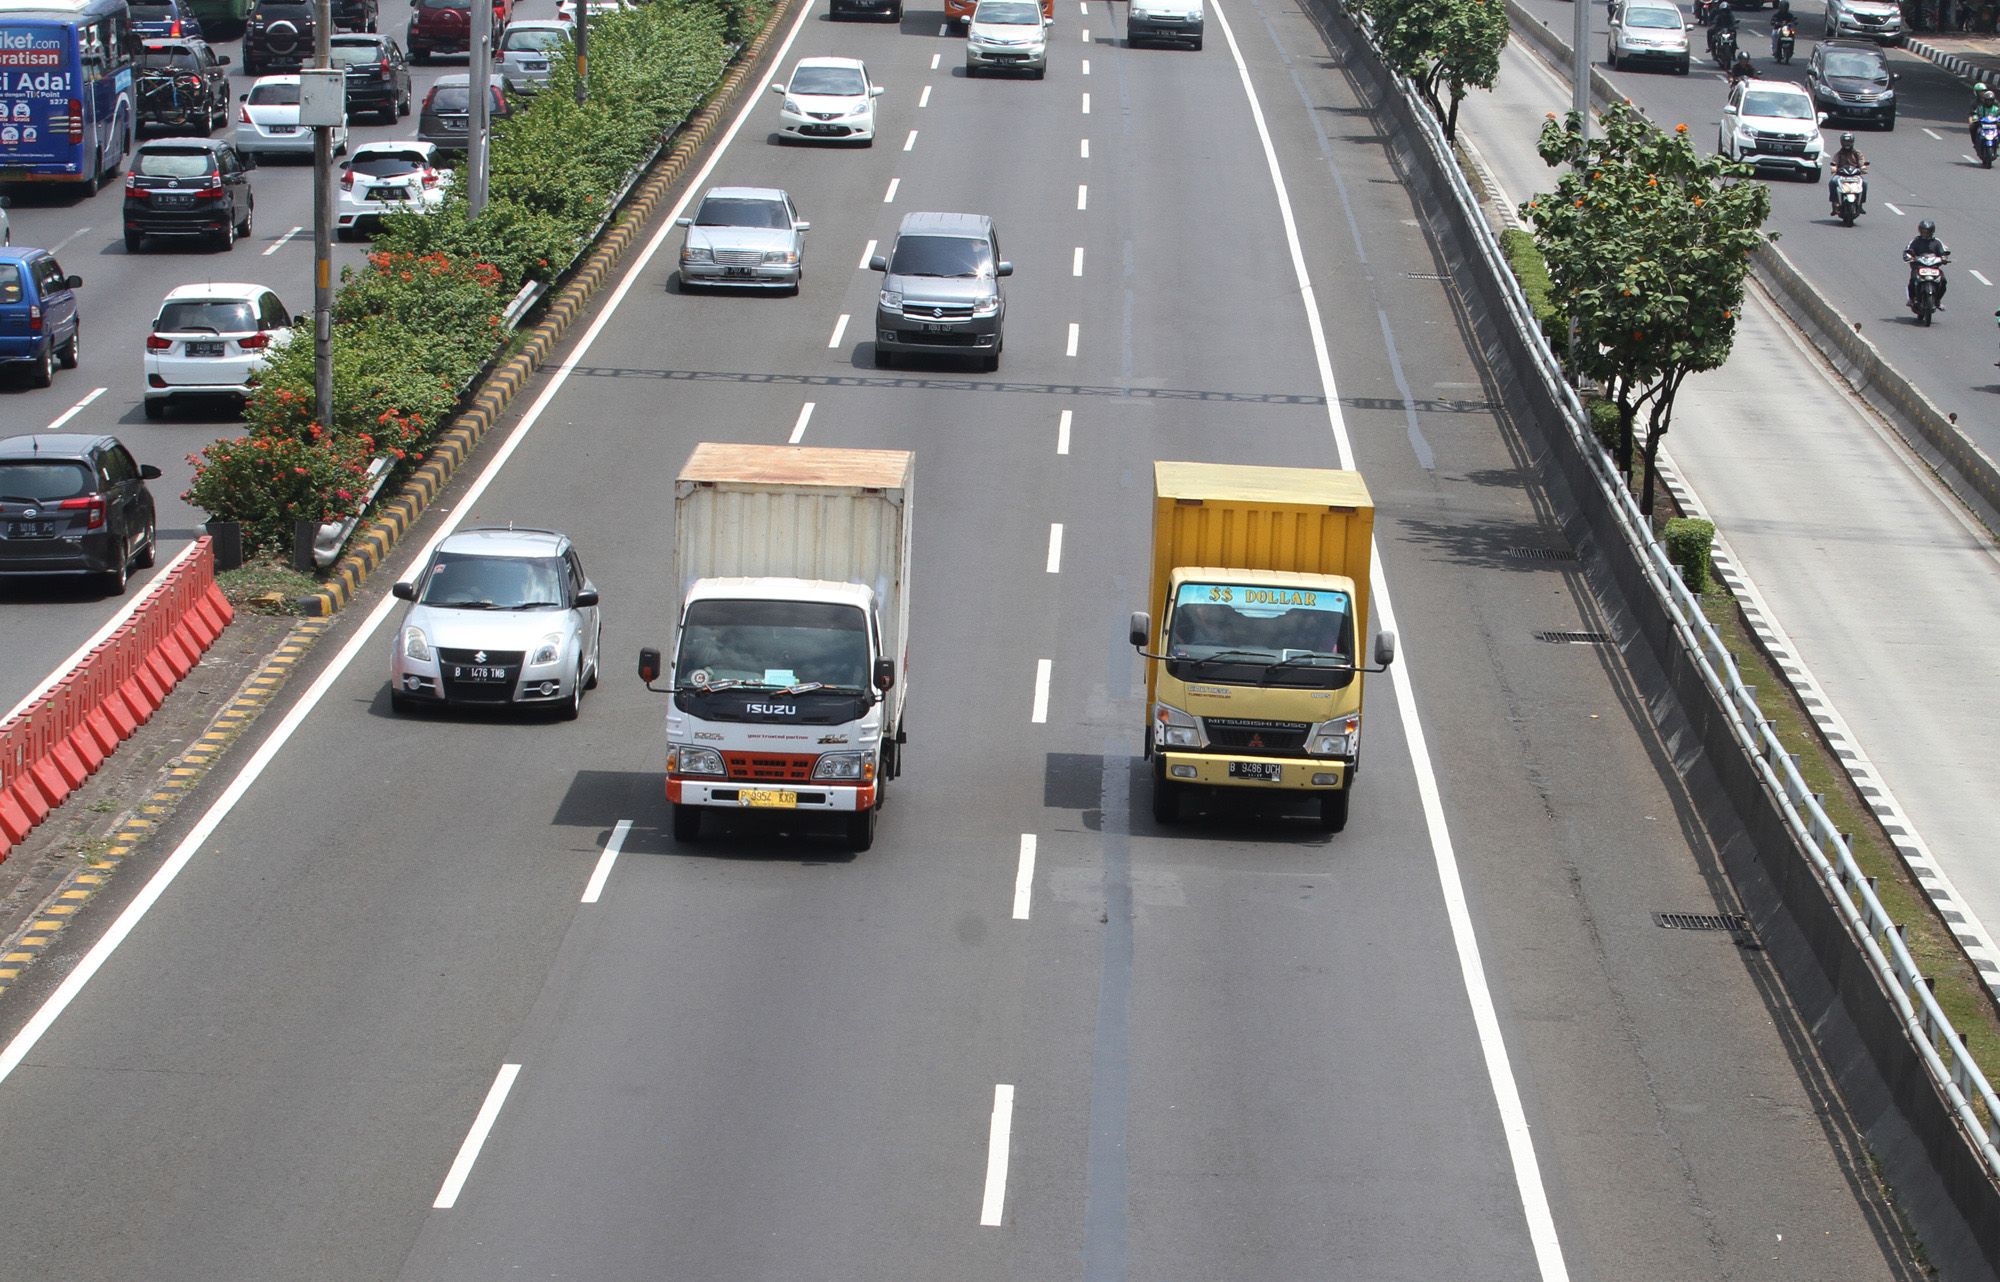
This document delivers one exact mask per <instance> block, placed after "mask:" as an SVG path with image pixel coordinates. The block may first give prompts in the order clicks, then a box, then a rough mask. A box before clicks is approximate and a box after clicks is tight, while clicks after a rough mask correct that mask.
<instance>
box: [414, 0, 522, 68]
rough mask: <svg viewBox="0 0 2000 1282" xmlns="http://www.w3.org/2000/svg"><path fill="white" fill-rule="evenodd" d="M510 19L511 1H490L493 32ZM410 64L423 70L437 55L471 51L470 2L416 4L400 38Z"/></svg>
mask: <svg viewBox="0 0 2000 1282" xmlns="http://www.w3.org/2000/svg"><path fill="white" fill-rule="evenodd" d="M513 17H514V0H493V30H494V31H495V32H496V33H497V32H500V31H504V30H505V29H506V27H507V24H508V23H509V22H510V21H511V20H512V19H513ZM403 47H404V48H406V49H408V50H409V51H410V61H412V62H414V63H416V64H417V65H418V66H423V65H424V64H425V63H427V62H429V61H430V60H431V59H432V58H433V57H434V56H436V55H438V54H441V53H464V52H465V51H466V50H468V49H469V48H471V47H472V0H416V5H415V7H414V8H412V9H411V10H410V27H409V30H408V31H407V32H405V33H404V36H403Z"/></svg>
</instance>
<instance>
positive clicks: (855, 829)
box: [847, 806, 875, 854]
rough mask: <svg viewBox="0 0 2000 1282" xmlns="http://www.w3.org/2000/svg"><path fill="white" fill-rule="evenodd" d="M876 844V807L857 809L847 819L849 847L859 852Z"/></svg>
mask: <svg viewBox="0 0 2000 1282" xmlns="http://www.w3.org/2000/svg"><path fill="white" fill-rule="evenodd" d="M874 844H875V807H874V806H870V807H868V809H866V810H857V811H855V812H854V814H852V815H851V816H849V817H848V820H847V847H848V849H850V850H852V851H854V852H855V853H856V854H859V853H860V852H861V851H864V850H866V849H868V848H869V847H870V846H873V845H874Z"/></svg>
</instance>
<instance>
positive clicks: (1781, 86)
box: [1743, 80, 1811, 98]
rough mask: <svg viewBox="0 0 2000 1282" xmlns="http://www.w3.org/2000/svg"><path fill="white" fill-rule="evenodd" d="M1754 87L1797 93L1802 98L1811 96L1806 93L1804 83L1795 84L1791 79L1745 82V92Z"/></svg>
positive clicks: (1777, 91) (1776, 91)
mask: <svg viewBox="0 0 2000 1282" xmlns="http://www.w3.org/2000/svg"><path fill="white" fill-rule="evenodd" d="M1752 89H1769V90H1771V91H1773V92H1775V93H1788V94H1795V95H1797V96H1798V97H1801V98H1806V97H1810V96H1811V95H1809V94H1807V93H1806V88H1805V86H1804V85H1797V84H1793V83H1792V82H1791V81H1789V80H1746V81H1744V82H1743V91H1744V92H1745V93H1748V92H1749V91H1750V90H1752Z"/></svg>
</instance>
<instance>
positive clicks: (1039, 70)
mask: <svg viewBox="0 0 2000 1282" xmlns="http://www.w3.org/2000/svg"><path fill="white" fill-rule="evenodd" d="M1048 74H1049V69H1048V68H1047V67H1036V68H1035V79H1037V80H1040V79H1041V78H1042V77H1043V76H1046V75H1048Z"/></svg>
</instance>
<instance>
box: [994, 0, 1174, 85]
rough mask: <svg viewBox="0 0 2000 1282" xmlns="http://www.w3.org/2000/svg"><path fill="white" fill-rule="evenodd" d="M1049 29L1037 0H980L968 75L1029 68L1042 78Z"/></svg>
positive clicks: (1045, 68)
mask: <svg viewBox="0 0 2000 1282" xmlns="http://www.w3.org/2000/svg"><path fill="white" fill-rule="evenodd" d="M1133 3H1135V4H1136V3H1139V0H1133ZM1048 31H1049V20H1048V19H1047V18H1045V17H1043V16H1042V6H1041V5H1040V4H1039V3H1037V0H979V7H978V8H977V9H974V10H973V11H972V21H971V22H970V23H968V24H966V28H965V74H966V75H968V76H976V75H978V74H979V73H980V72H982V71H989V70H990V71H1026V72H1029V73H1031V74H1032V75H1033V76H1034V77H1035V79H1037V80H1040V79H1041V78H1042V77H1043V76H1045V75H1047V74H1048V70H1049V37H1048Z"/></svg>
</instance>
